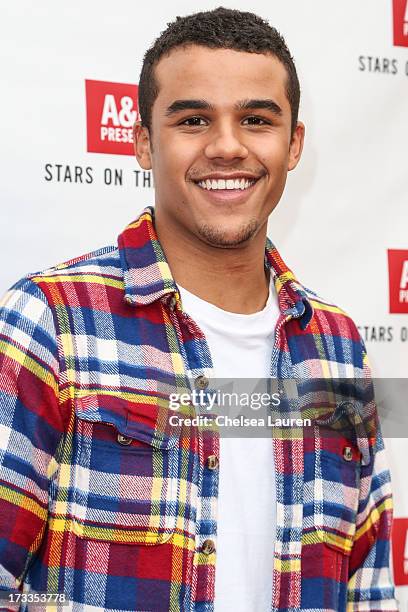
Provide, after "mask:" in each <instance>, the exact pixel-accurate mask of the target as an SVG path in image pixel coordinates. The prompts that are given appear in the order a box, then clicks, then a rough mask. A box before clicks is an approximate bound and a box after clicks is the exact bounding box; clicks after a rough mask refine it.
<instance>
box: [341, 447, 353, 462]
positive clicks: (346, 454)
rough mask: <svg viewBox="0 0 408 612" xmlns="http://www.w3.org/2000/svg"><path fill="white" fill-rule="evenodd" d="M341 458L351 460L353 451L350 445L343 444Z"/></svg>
mask: <svg viewBox="0 0 408 612" xmlns="http://www.w3.org/2000/svg"><path fill="white" fill-rule="evenodd" d="M343 459H344V460H345V461H353V451H352V450H351V448H350V446H345V447H344V449H343Z"/></svg>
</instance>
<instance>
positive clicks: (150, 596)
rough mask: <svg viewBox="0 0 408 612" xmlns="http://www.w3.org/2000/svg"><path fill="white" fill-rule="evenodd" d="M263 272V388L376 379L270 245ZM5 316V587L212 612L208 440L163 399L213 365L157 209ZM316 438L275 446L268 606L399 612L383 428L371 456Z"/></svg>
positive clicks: (88, 602) (1, 341)
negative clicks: (274, 303) (178, 280)
mask: <svg viewBox="0 0 408 612" xmlns="http://www.w3.org/2000/svg"><path fill="white" fill-rule="evenodd" d="M265 265H266V266H267V267H268V268H269V269H270V272H271V274H272V276H273V279H274V283H275V287H276V291H277V293H278V300H279V307H280V310H281V314H280V316H279V319H278V322H277V325H276V330H275V341H274V347H273V351H272V355H271V370H270V374H271V377H273V378H282V379H285V378H290V377H293V378H296V377H297V378H299V379H304V380H308V379H313V378H319V377H321V378H328V377H333V378H336V377H340V378H341V377H355V378H362V379H369V378H370V372H369V367H368V364H367V357H366V352H365V349H364V345H363V343H362V341H361V339H360V336H359V334H358V331H357V329H356V327H355V325H354V323H353V322H352V321H351V320H350V318H349V317H348V316H347V315H346V314H345V313H344V312H343V311H342V310H340V309H339V308H337V307H336V306H333V305H331V304H328V303H326V302H325V301H323V300H321V299H320V298H318V297H317V296H316V295H315V294H314V293H312V292H310V291H309V290H307V289H305V288H304V287H303V286H302V285H301V284H300V283H299V282H298V281H297V280H296V279H295V277H294V275H293V273H292V272H291V271H290V270H289V269H288V268H287V267H286V265H285V264H284V262H283V261H282V259H281V257H280V256H279V254H278V252H277V250H276V248H275V247H274V246H273V245H272V243H271V242H270V241H269V240H268V241H267V245H266V251H265ZM0 305H1V310H0V406H1V412H0V588H1V589H3V590H7V589H13V588H17V589H20V590H23V591H31V592H43V591H48V592H64V593H65V594H66V595H67V597H68V599H69V602H70V608H68V609H72V610H74V611H82V610H86V611H95V612H96V611H101V610H106V611H108V610H109V611H113V610H115V611H117V610H132V611H135V610H136V611H139V612H140V611H154V612H164V611H173V612H176V611H177V612H178V611H183V612H184V611H195V612H211V611H212V610H213V607H214V581H215V567H216V546H215V551H214V550H213V549H212V548H211V546H210V547H209V546H208V545H205V544H204V546H203V543H204V542H205V541H206V540H209V539H210V540H212V541H213V542H215V543H216V531H217V514H216V500H217V489H218V473H217V470H216V469H208V466H207V463H206V459H207V457H208V456H209V455H218V453H219V438H218V435H217V434H216V433H214V432H207V433H206V432H201V431H195V434H194V435H182V434H181V432H177V431H174V430H172V431H169V430H168V429H167V427H166V414H167V412H168V402H166V393H163V389H168V388H174V387H179V386H180V387H183V386H185V387H186V388H189V387H191V385H194V383H195V381H198V384H200V381H202V380H203V378H202V377H206V378H209V379H211V375H212V363H211V356H210V352H209V348H208V345H207V342H206V339H205V337H204V336H203V334H202V332H201V330H200V329H199V328H198V326H197V325H196V323H195V322H194V321H193V320H192V319H191V317H189V316H188V314H187V313H186V312H184V311H183V308H182V304H181V301H180V295H179V292H178V289H177V286H176V284H175V282H174V280H173V278H172V275H171V271H170V268H169V266H168V264H167V262H166V259H165V257H164V254H163V251H162V249H161V247H160V244H159V242H158V239H157V235H156V233H155V229H154V209H153V208H146V209H145V210H144V211H143V213H142V214H141V215H140V217H139V218H138V219H137V220H136V221H135V222H133V223H131V224H130V225H129V226H128V227H127V228H126V229H125V230H124V232H123V233H122V234H121V235H120V236H119V239H118V245H117V246H109V247H106V248H102V249H100V250H98V251H95V252H92V253H89V254H87V255H84V256H81V257H78V258H77V259H74V260H71V261H68V262H66V263H63V264H60V265H58V266H55V267H53V268H50V269H48V270H46V271H43V272H41V273H34V274H30V275H28V276H27V277H25V278H23V279H22V280H20V281H19V282H18V283H16V284H15V285H14V286H13V287H12V288H11V289H10V290H9V292H8V293H7V294H6V296H5V297H4V299H3V300H2V302H1V304H0ZM316 431H317V434H316V435H315V436H310V437H304V436H294V437H291V436H285V435H282V436H274V437H273V440H272V441H271V443H272V444H273V448H274V457H275V466H276V467H275V469H276V486H277V507H276V512H277V519H276V520H277V528H276V542H275V550H274V567H273V594H272V601H271V610H273V611H283V610H287V611H297V610H309V611H314V612H317V611H321V612H323V611H324V612H329V611H339V610H346V609H347V610H359V611H363V610H388V611H391V610H396V609H397V606H396V603H395V600H394V591H393V586H392V583H391V580H390V572H389V538H390V526H391V511H392V508H391V490H390V479H389V473H388V470H387V466H386V464H385V459H384V448H383V442H382V438H381V434H380V431H379V430H378V431H377V432H376V433H375V435H374V436H371V437H369V438H368V443H367V446H366V449H365V451H366V453H368V455H367V456H368V460H367V461H362V459H361V457H362V454H361V452H360V450H359V447H358V445H357V446H352V447H350V448H351V455H350V456H349V457H347V461H346V460H345V459H344V457H343V454H342V453H343V450H344V443H345V439H343V437H342V435H341V432H340V434H339V435H337V436H323V435H320V433H319V429H318V428H317V430H316ZM221 461H222V458H221ZM265 469H266V466H265ZM243 494H244V493H243ZM254 503H256V501H254ZM0 603H2V604H3V603H4V602H0ZM2 609H15V608H13V607H12V606H10V608H8V607H7V604H5V603H4V608H2ZM21 609H22V610H25V609H27V607H26V604H23V605H22V606H21ZM35 609H36V610H37V609H40V608H35ZM256 612H260V611H256Z"/></svg>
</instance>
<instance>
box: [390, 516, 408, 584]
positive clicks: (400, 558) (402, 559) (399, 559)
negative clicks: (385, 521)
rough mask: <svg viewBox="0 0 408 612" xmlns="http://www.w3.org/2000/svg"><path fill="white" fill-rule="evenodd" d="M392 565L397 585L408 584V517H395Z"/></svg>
mask: <svg viewBox="0 0 408 612" xmlns="http://www.w3.org/2000/svg"><path fill="white" fill-rule="evenodd" d="M392 565H393V568H394V579H395V584H396V585H397V586H400V585H403V584H408V518H394V521H393V527H392Z"/></svg>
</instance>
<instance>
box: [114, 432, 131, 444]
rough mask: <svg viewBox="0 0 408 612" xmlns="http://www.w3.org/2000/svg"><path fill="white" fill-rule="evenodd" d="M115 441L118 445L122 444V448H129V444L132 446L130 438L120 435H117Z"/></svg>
mask: <svg viewBox="0 0 408 612" xmlns="http://www.w3.org/2000/svg"><path fill="white" fill-rule="evenodd" d="M116 439H117V441H118V442H119V444H122V445H123V446H129V444H132V438H128V436H122V434H118V437H117V438H116Z"/></svg>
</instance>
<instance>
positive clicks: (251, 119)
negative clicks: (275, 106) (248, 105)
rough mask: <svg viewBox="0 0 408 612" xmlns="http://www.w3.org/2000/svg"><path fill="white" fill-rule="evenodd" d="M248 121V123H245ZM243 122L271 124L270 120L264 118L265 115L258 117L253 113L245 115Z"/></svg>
mask: <svg viewBox="0 0 408 612" xmlns="http://www.w3.org/2000/svg"><path fill="white" fill-rule="evenodd" d="M246 121H247V122H248V123H245V122H246ZM242 123H243V124H244V125H270V122H269V121H267V120H266V119H263V117H257V116H255V115H251V116H250V117H245V119H244V120H243V122H242Z"/></svg>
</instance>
